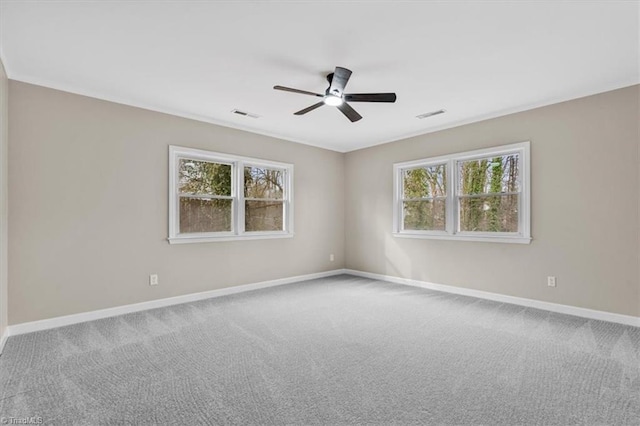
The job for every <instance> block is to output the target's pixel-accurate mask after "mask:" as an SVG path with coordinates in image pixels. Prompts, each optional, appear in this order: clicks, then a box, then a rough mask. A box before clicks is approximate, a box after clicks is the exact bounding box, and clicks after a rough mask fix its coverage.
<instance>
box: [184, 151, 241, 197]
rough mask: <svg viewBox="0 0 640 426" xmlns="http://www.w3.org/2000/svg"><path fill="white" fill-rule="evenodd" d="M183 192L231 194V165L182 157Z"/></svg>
mask: <svg viewBox="0 0 640 426" xmlns="http://www.w3.org/2000/svg"><path fill="white" fill-rule="evenodd" d="M178 173H179V174H178V179H179V181H178V191H179V192H180V193H181V194H207V195H227V196H229V195H231V165H229V164H219V163H211V162H207V161H196V160H189V159H180V167H179V171H178Z"/></svg>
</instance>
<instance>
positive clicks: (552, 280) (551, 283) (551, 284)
mask: <svg viewBox="0 0 640 426" xmlns="http://www.w3.org/2000/svg"><path fill="white" fill-rule="evenodd" d="M547 285H548V286H549V287H555V286H556V277H547Z"/></svg>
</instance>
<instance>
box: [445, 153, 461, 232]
mask: <svg viewBox="0 0 640 426" xmlns="http://www.w3.org/2000/svg"><path fill="white" fill-rule="evenodd" d="M455 165H456V162H455V160H449V161H448V162H447V166H446V167H447V169H446V173H447V188H446V190H447V204H446V205H447V223H446V227H445V229H446V231H447V234H450V235H453V234H454V233H455V229H457V220H456V217H457V207H456V204H457V203H456V198H455V193H456V190H455V188H456V185H457V184H458V179H457V173H456V168H455Z"/></svg>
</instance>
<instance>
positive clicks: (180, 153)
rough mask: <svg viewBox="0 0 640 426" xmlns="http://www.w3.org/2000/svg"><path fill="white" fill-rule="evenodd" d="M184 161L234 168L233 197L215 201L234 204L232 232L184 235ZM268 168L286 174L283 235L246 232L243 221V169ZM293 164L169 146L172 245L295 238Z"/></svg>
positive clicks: (279, 232) (170, 240) (265, 232)
mask: <svg viewBox="0 0 640 426" xmlns="http://www.w3.org/2000/svg"><path fill="white" fill-rule="evenodd" d="M181 159H189V160H196V161H208V162H213V163H220V164H229V165H231V179H232V185H231V196H229V197H226V196H224V197H222V196H221V197H215V198H229V199H231V200H232V207H231V215H232V230H231V232H199V233H196V232H190V233H184V234H181V233H180V232H179V230H180V206H179V203H180V195H179V194H178V182H179V181H178V172H179V162H180V160H181ZM245 166H254V167H265V168H270V169H278V170H282V171H283V176H284V182H283V183H284V188H283V189H284V191H283V198H282V200H278V201H282V203H283V218H282V223H283V228H284V229H283V230H282V231H253V232H246V231H245V228H244V227H245V217H244V203H245V197H244V167H245ZM293 235H294V232H293V164H289V163H280V162H276V161H270V160H262V159H257V158H250V157H241V156H238V155H230V154H222V153H219V152H212V151H205V150H201V149H194V148H185V147H181V146H175V145H170V146H169V238H168V240H169V243H170V244H184V243H204V242H214V241H216V242H217V241H237V240H261V239H270V238H291V237H293Z"/></svg>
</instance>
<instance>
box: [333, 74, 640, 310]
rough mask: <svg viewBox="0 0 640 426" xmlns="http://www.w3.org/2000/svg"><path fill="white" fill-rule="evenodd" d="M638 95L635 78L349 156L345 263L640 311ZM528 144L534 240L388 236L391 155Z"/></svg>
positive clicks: (406, 275) (418, 155)
mask: <svg viewBox="0 0 640 426" xmlns="http://www.w3.org/2000/svg"><path fill="white" fill-rule="evenodd" d="M638 100H639V86H634V87H630V88H625V89H620V90H616V91H612V92H607V93H603V94H599V95H595V96H590V97H586V98H582V99H577V100H573V101H570V102H564V103H560V104H555V105H551V106H548V107H544V108H538V109H535V110H530V111H526V112H522V113H518V114H513V115H509V116H504V117H500V118H496V119H492V120H487V121H483V122H478V123H474V124H470V125H465V126H461V127H457V128H453V129H450V130H445V131H441V132H437V133H431V134H427V135H423V136H418V137H414V138H410V139H406V140H403V141H399V142H393V143H389V144H385V145H380V146H376V147H372V148H368V149H363V150H359V151H354V152H351V153H348V154H347V155H346V159H345V167H346V169H345V176H346V182H347V184H346V192H345V200H346V224H345V229H346V260H345V262H346V266H347V268H352V269H357V270H361V271H367V272H374V273H379V274H385V275H392V276H398V277H404V278H412V279H417V280H423V281H428V282H433V283H439V284H447V285H453V286H460V287H467V288H473V289H478V290H484V291H489V292H495V293H501V294H507V295H513V296H519V297H525V298H531V299H538V300H543V301H548V302H554V303H562V304H567V305H574V306H579V307H585V308H591V309H597V310H603V311H609V312H615V313H620V314H626V315H635V316H638V315H640V292H639V289H640V284H639V282H640V281H639V278H640V277H639V269H638V256H639V246H638V244H639V241H640V238H639V237H640V236H639V233H638V229H639V225H640V222H639V211H638V208H639V194H640V185H639V176H638V171H639V167H638V146H639V143H640V139H639V136H638V117H639V108H638ZM527 140H529V141H531V165H532V172H531V175H532V194H531V197H532V210H531V214H532V222H531V227H532V236H533V242H532V243H531V244H530V245H517V244H498V243H484V242H463V241H441V240H422V239H405V238H394V237H393V236H392V235H391V228H392V195H393V191H392V180H393V179H392V164H393V163H394V162H400V161H406V160H413V159H419V158H425V157H430V156H437V155H442V154H447V153H454V152H460V151H466V150H472V149H478V148H486V147H491V146H497V145H502V144H508V143H512V142H521V141H527ZM548 275H555V276H557V279H558V286H557V287H556V288H551V287H547V285H546V277H547V276H548Z"/></svg>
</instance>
